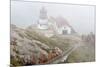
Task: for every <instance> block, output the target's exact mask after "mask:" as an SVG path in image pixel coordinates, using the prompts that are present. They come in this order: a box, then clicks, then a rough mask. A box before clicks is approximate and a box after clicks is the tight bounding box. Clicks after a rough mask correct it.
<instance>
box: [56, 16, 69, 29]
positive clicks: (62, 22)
mask: <svg viewBox="0 0 100 67" xmlns="http://www.w3.org/2000/svg"><path fill="white" fill-rule="evenodd" d="M56 23H57V26H58V27H62V26H69V27H70V25H69V24H68V21H67V20H66V19H65V18H63V17H61V16H60V17H57V18H56Z"/></svg>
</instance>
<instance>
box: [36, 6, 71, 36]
mask: <svg viewBox="0 0 100 67" xmlns="http://www.w3.org/2000/svg"><path fill="white" fill-rule="evenodd" d="M37 28H38V29H40V30H41V31H42V33H43V34H44V35H46V36H48V37H50V36H53V35H54V34H62V35H68V34H71V33H72V27H71V26H70V25H69V24H68V22H67V21H66V20H65V19H64V18H63V17H58V18H56V19H55V18H54V17H50V16H49V17H48V15H47V10H46V9H45V8H44V7H42V9H41V10H40V16H39V20H38V23H37Z"/></svg>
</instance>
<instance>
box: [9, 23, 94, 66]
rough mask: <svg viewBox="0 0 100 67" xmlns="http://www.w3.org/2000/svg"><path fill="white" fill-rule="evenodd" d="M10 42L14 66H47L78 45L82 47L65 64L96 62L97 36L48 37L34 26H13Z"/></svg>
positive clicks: (71, 54) (72, 53)
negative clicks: (49, 62) (23, 27)
mask: <svg viewBox="0 0 100 67" xmlns="http://www.w3.org/2000/svg"><path fill="white" fill-rule="evenodd" d="M10 40H11V41H10V52H11V54H10V55H11V56H10V57H11V65H12V66H19V65H21V66H24V65H36V64H46V63H47V62H48V61H50V60H52V59H53V58H56V57H57V56H58V57H59V56H60V55H62V54H63V53H64V52H66V51H67V49H69V48H70V47H72V46H73V47H74V46H77V44H78V43H80V44H79V45H80V47H78V48H77V49H76V50H74V51H73V52H71V53H70V55H69V56H68V58H67V59H66V61H65V62H64V63H68V62H69V63H71V62H86V61H94V60H95V35H88V36H79V35H78V34H75V35H66V36H63V35H54V36H52V37H46V36H44V35H43V34H41V32H39V30H37V29H36V28H35V27H34V26H30V27H28V28H26V29H22V28H19V27H17V26H15V25H13V24H11V39H10Z"/></svg>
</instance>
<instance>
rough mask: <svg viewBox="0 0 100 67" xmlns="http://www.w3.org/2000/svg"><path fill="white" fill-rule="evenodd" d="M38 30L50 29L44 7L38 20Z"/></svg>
mask: <svg viewBox="0 0 100 67" xmlns="http://www.w3.org/2000/svg"><path fill="white" fill-rule="evenodd" d="M38 28H39V29H48V16H47V10H46V9H45V8H44V7H42V9H41V10H40V16H39V20H38Z"/></svg>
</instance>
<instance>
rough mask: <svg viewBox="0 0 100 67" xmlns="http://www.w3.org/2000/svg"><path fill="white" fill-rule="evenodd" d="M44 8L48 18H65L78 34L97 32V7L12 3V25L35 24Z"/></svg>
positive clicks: (24, 25) (25, 25)
mask: <svg viewBox="0 0 100 67" xmlns="http://www.w3.org/2000/svg"><path fill="white" fill-rule="evenodd" d="M43 6H44V7H45V8H46V9H47V12H48V16H53V17H58V16H63V17H64V18H65V19H66V20H67V21H68V22H69V24H70V25H71V26H72V27H73V28H74V29H75V31H76V32H78V33H83V34H86V33H89V32H91V31H92V32H95V7H94V6H86V5H85V6H83V5H69V4H56V3H55V4H54V3H40V2H22V1H11V23H12V24H15V25H17V26H19V27H27V26H29V25H31V24H33V23H35V22H36V21H37V20H38V18H39V10H40V9H41V7H43Z"/></svg>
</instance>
